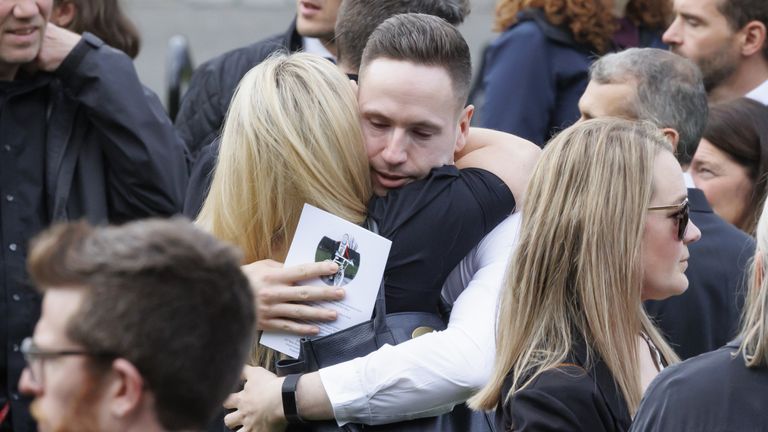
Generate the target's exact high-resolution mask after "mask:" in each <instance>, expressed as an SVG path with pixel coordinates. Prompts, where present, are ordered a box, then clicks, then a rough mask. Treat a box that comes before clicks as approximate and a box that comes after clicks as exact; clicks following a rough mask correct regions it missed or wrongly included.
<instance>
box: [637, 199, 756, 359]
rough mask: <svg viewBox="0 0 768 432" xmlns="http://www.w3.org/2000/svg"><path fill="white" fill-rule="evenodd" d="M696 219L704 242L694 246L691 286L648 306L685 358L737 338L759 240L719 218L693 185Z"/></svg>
mask: <svg viewBox="0 0 768 432" xmlns="http://www.w3.org/2000/svg"><path fill="white" fill-rule="evenodd" d="M688 201H689V203H690V206H691V220H692V221H693V223H695V224H696V226H697V227H699V229H700V230H701V240H699V241H697V242H696V243H692V244H690V245H689V246H688V248H689V250H690V253H691V257H690V259H689V260H688V269H687V270H686V271H685V275H686V276H687V277H688V290H687V291H686V292H684V293H683V294H681V295H679V296H675V297H670V298H668V299H666V300H662V301H648V302H646V303H645V308H646V310H647V311H648V314H649V315H651V316H652V317H654V318H655V319H656V320H657V325H658V327H659V329H660V330H661V331H662V332H663V333H664V335H665V336H666V337H667V340H668V341H669V343H670V345H672V347H673V348H674V349H675V351H676V352H677V354H678V355H679V356H680V358H682V359H687V358H690V357H693V356H696V355H699V354H701V353H705V352H708V351H712V350H715V349H717V348H719V347H721V346H723V345H725V344H726V343H727V342H728V341H729V340H731V339H733V338H734V337H736V332H737V331H738V325H739V318H740V316H741V309H742V305H743V304H744V294H745V289H746V285H745V283H744V278H745V272H746V267H747V261H749V259H750V258H752V256H753V255H754V254H755V241H754V240H753V239H752V237H750V236H748V235H747V234H745V233H744V232H743V231H741V230H739V229H738V228H736V227H735V226H733V225H731V224H729V223H728V222H725V221H724V220H723V219H721V218H720V217H719V216H717V215H716V214H715V213H714V212H713V211H712V208H711V207H710V206H709V203H708V202H707V199H706V198H705V197H704V193H703V192H702V191H701V190H700V189H688Z"/></svg>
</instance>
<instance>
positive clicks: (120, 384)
mask: <svg viewBox="0 0 768 432" xmlns="http://www.w3.org/2000/svg"><path fill="white" fill-rule="evenodd" d="M112 375H113V377H112V382H111V383H110V384H109V388H108V396H109V410H110V414H112V415H113V416H114V417H117V418H125V417H127V416H129V415H131V414H132V413H133V412H135V411H136V410H137V409H138V408H140V407H141V405H142V402H143V401H142V397H143V396H144V395H145V393H144V378H142V376H141V373H140V372H139V370H138V369H136V366H134V365H133V363H131V362H129V361H128V360H125V359H121V358H119V359H116V360H115V361H113V362H112Z"/></svg>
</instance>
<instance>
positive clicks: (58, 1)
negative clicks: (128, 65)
mask: <svg viewBox="0 0 768 432" xmlns="http://www.w3.org/2000/svg"><path fill="white" fill-rule="evenodd" d="M51 22H52V23H54V24H56V25H57V26H59V27H64V28H65V29H67V30H71V31H73V32H75V33H80V34H82V33H83V32H86V31H87V32H90V33H93V34H95V35H96V36H98V37H99V38H100V39H101V40H103V41H104V43H106V44H107V45H109V46H111V47H113V48H117V49H119V50H120V51H122V52H124V53H126V54H128V56H129V57H130V58H133V59H135V58H136V56H137V55H139V49H140V48H141V38H140V37H139V32H138V30H137V29H136V26H135V25H134V24H133V22H131V20H130V19H128V17H127V16H126V15H125V14H124V13H123V10H122V8H121V7H120V3H119V0H54V2H53V12H52V14H51Z"/></svg>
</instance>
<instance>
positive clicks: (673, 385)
mask: <svg viewBox="0 0 768 432" xmlns="http://www.w3.org/2000/svg"><path fill="white" fill-rule="evenodd" d="M738 348H739V342H738V341H733V342H730V343H729V344H727V345H726V346H724V347H722V348H720V349H719V350H717V351H712V352H709V353H705V354H701V355H700V356H697V357H693V358H691V359H688V360H686V361H684V362H682V363H679V364H676V365H674V366H671V367H669V368H667V369H665V370H664V371H662V372H661V373H660V374H659V376H657V377H656V379H655V380H653V382H652V383H651V385H650V386H649V387H648V390H646V392H645V397H644V398H643V401H642V402H641V403H640V408H639V409H638V411H637V415H635V421H634V423H633V424H632V429H631V430H632V431H675V432H677V431H680V432H693V431H734V432H736V431H739V432H745V431H766V430H768V368H766V367H757V368H748V367H747V366H746V364H745V363H744V358H743V357H742V355H741V354H737V351H738Z"/></svg>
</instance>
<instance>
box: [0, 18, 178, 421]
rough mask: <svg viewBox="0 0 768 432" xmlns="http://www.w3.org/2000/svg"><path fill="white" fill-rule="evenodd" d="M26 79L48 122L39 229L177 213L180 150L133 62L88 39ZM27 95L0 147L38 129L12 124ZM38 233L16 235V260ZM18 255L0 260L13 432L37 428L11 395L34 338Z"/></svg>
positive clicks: (2, 117) (13, 120)
mask: <svg viewBox="0 0 768 432" xmlns="http://www.w3.org/2000/svg"><path fill="white" fill-rule="evenodd" d="M28 79H29V80H35V81H40V83H41V84H42V85H43V86H45V87H44V88H46V89H47V91H48V97H47V98H38V99H36V102H35V103H38V104H39V105H40V107H41V108H40V109H39V112H40V113H46V112H47V113H48V114H47V118H46V119H42V120H41V121H40V122H39V123H40V124H44V125H45V129H46V131H45V133H44V134H39V136H40V137H45V138H44V139H45V143H44V149H45V150H44V155H42V154H41V156H44V159H45V160H44V162H43V161H41V163H44V169H43V171H44V175H45V194H44V198H43V200H45V201H46V203H45V204H44V206H43V207H44V208H46V209H47V214H46V215H45V217H44V219H45V220H43V221H42V222H43V224H49V223H53V222H56V221H65V220H75V219H81V218H84V219H87V220H89V221H91V222H93V223H105V222H123V221H127V220H131V219H137V218H143V217H148V216H168V215H173V214H176V213H178V212H180V211H181V206H182V200H183V197H184V188H185V185H186V182H187V177H188V174H187V167H186V162H185V156H184V145H183V143H182V142H181V140H180V139H179V138H178V137H177V135H176V132H175V130H174V128H173V125H172V124H171V122H170V120H169V119H168V116H167V115H166V113H165V111H164V109H163V107H162V105H161V103H160V101H159V100H158V99H157V97H156V96H155V95H154V94H152V93H151V92H150V91H148V90H146V89H145V88H144V87H143V86H142V85H141V83H140V82H139V78H138V76H137V74H136V70H135V68H134V66H133V63H132V61H131V59H130V58H128V57H127V56H126V55H125V54H124V53H122V52H120V51H118V50H115V49H113V48H110V47H108V46H106V45H104V43H103V42H102V41H101V40H99V39H98V38H96V37H95V36H93V35H91V34H88V33H86V34H85V35H84V36H83V38H82V40H81V41H80V42H79V43H78V44H77V46H75V48H74V49H73V50H72V52H71V53H70V54H69V55H68V56H67V58H66V59H65V60H64V62H63V63H62V64H61V66H60V67H59V69H58V70H57V71H56V72H55V73H54V74H45V73H39V74H36V75H35V76H33V77H30V78H28ZM38 88H39V87H38ZM32 96H33V94H32V93H29V92H27V93H23V92H22V93H18V94H14V95H13V96H12V97H10V98H8V99H6V100H5V101H4V103H3V104H2V106H0V141H2V140H3V137H10V136H13V135H14V134H19V133H20V134H23V133H25V125H28V124H32V123H34V121H33V119H19V118H17V117H18V107H19V106H20V105H29V98H30V97H32ZM40 148H43V147H42V146H41V147H40ZM13 182H20V183H23V182H24V178H23V176H21V177H19V178H18V179H14V180H13ZM10 183H11V181H9V180H7V179H6V180H4V182H3V184H0V190H8V189H9V188H12V187H23V185H19V184H10ZM4 196H5V195H4ZM19 204H21V203H19ZM4 217H9V218H10V217H11V215H10V214H0V222H3V223H14V222H13V220H2V219H1V218H4ZM35 234H36V233H35V232H23V233H20V234H19V236H20V238H21V242H20V246H19V252H24V250H25V248H26V243H27V242H28V240H29V239H30V238H31V237H32V236H33V235H35ZM21 243H23V244H24V246H21ZM24 255H25V254H24V253H19V254H18V257H16V256H11V255H10V254H9V255H6V259H4V260H3V261H2V262H3V268H2V271H1V272H0V274H4V276H6V277H5V278H0V284H2V288H3V291H2V294H3V295H5V297H6V298H5V303H6V305H7V307H6V313H2V314H0V332H4V333H5V334H6V335H7V343H6V345H5V346H3V347H2V349H3V353H2V354H1V355H3V356H5V357H6V359H7V362H8V363H7V365H8V371H7V374H6V375H5V376H2V377H0V385H1V386H3V388H4V389H5V392H6V393H7V394H8V395H9V396H10V398H11V412H12V416H13V421H14V424H13V430H14V431H16V432H25V431H28V430H33V429H34V427H33V425H32V423H31V421H30V420H29V417H28V413H27V411H26V407H25V404H24V398H23V397H21V396H20V395H19V394H18V389H17V384H18V380H19V375H20V373H21V370H22V369H23V367H24V360H23V358H22V356H21V353H20V352H18V346H19V345H20V344H21V340H22V339H23V338H24V337H27V336H29V335H30V334H31V330H32V327H33V326H34V324H35V322H36V321H37V318H38V316H39V307H40V299H39V296H38V295H37V294H36V293H35V292H34V291H33V290H32V289H31V288H30V286H29V284H28V282H27V279H28V278H27V276H26V274H25V271H24V265H23V264H24ZM4 402H5V401H0V406H2V404H3V403H4Z"/></svg>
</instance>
